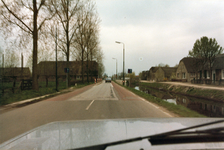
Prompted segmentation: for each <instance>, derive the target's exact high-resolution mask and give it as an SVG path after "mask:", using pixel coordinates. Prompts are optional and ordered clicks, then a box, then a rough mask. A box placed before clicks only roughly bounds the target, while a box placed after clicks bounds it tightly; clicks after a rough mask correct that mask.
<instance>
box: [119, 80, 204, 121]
mask: <svg viewBox="0 0 224 150" xmlns="http://www.w3.org/2000/svg"><path fill="white" fill-rule="evenodd" d="M115 82H116V81H115ZM116 83H117V82H116ZM117 84H119V83H117ZM119 85H120V84H119ZM120 86H123V85H120ZM123 87H124V88H126V89H128V90H129V91H131V92H133V93H135V94H136V95H138V96H140V97H142V98H144V99H146V100H148V101H149V102H152V103H154V104H157V105H159V106H162V107H164V108H165V109H167V110H168V111H170V112H172V113H175V114H177V115H178V116H180V117H206V116H204V115H202V114H199V113H198V112H196V111H193V110H190V109H188V108H186V107H184V106H182V105H175V104H172V103H169V102H166V101H164V100H162V99H160V98H156V97H154V96H152V95H150V94H147V93H144V92H141V91H139V90H136V89H134V88H130V87H126V86H123ZM158 87H159V86H158Z"/></svg>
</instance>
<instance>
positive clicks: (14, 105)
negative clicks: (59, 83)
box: [0, 82, 102, 111]
mask: <svg viewBox="0 0 224 150" xmlns="http://www.w3.org/2000/svg"><path fill="white" fill-rule="evenodd" d="M101 83H102V82H98V83H95V84H94V86H95V85H98V84H101ZM74 90H75V89H74V87H70V88H68V89H64V90H61V91H60V92H56V93H51V94H47V95H43V96H39V97H35V98H31V99H27V100H22V101H19V102H15V103H11V104H8V105H4V106H1V107H0V111H4V110H7V109H11V108H17V107H22V106H26V105H29V104H33V103H36V102H39V101H41V100H44V99H45V98H47V97H50V96H54V95H59V94H63V93H68V92H72V91H74Z"/></svg>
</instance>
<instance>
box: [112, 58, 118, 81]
mask: <svg viewBox="0 0 224 150" xmlns="http://www.w3.org/2000/svg"><path fill="white" fill-rule="evenodd" d="M112 59H114V60H116V79H117V59H116V58H112Z"/></svg>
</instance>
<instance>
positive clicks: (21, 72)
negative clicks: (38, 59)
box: [0, 67, 31, 77]
mask: <svg viewBox="0 0 224 150" xmlns="http://www.w3.org/2000/svg"><path fill="white" fill-rule="evenodd" d="M3 73H4V76H8V77H20V76H26V77H31V73H30V69H29V68H28V67H23V68H21V67H13V68H0V75H1V76H2V75H3Z"/></svg>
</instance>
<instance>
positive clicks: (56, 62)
mask: <svg viewBox="0 0 224 150" xmlns="http://www.w3.org/2000/svg"><path fill="white" fill-rule="evenodd" d="M57 47H58V35H57V24H56V31H55V55H56V58H55V59H56V61H55V66H56V69H55V70H56V72H55V75H56V91H57V92H58V59H57V57H58V53H57Z"/></svg>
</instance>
